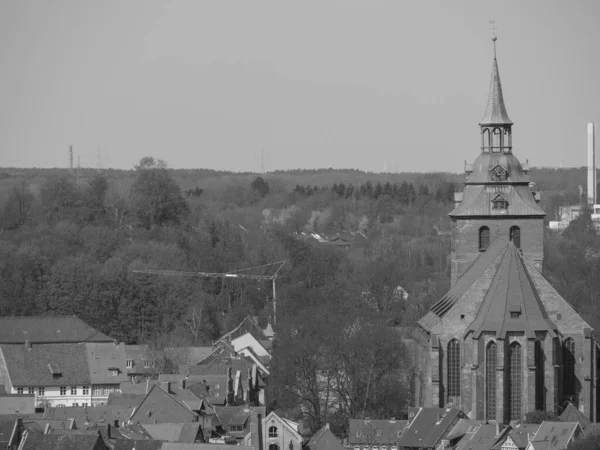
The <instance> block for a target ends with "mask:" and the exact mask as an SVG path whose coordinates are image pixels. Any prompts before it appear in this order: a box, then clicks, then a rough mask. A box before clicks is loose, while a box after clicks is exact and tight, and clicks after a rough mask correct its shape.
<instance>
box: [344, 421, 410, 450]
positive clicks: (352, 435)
mask: <svg viewBox="0 0 600 450" xmlns="http://www.w3.org/2000/svg"><path fill="white" fill-rule="evenodd" d="M407 425H408V421H407V420H395V419H389V420H369V419H367V420H365V419H350V421H349V426H348V443H349V444H351V445H354V444H356V445H361V444H367V445H396V443H397V442H398V440H399V439H400V436H401V435H402V433H403V432H404V429H405V428H406V426H407Z"/></svg>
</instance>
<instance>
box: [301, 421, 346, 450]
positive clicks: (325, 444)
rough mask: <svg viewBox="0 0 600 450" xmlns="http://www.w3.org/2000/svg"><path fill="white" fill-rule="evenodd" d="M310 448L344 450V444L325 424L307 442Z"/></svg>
mask: <svg viewBox="0 0 600 450" xmlns="http://www.w3.org/2000/svg"><path fill="white" fill-rule="evenodd" d="M306 447H307V448H308V450H344V446H343V445H342V443H341V441H340V440H339V439H338V437H337V436H336V435H335V434H333V433H332V431H331V430H330V429H329V424H325V426H323V427H322V428H321V429H320V430H319V431H317V432H316V433H315V435H314V436H313V437H312V438H310V440H309V441H308V444H306Z"/></svg>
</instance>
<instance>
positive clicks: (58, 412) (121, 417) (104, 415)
mask: <svg viewBox="0 0 600 450" xmlns="http://www.w3.org/2000/svg"><path fill="white" fill-rule="evenodd" d="M134 409H135V405H132V406H114V405H112V406H108V405H104V406H94V407H93V408H87V407H84V406H67V407H63V408H46V409H45V410H44V419H54V420H69V419H75V423H77V426H78V427H82V426H83V425H84V424H86V423H88V424H94V423H103V422H104V423H114V421H115V420H118V421H119V423H123V422H127V421H128V420H129V418H130V417H131V414H132V412H133V411H134Z"/></svg>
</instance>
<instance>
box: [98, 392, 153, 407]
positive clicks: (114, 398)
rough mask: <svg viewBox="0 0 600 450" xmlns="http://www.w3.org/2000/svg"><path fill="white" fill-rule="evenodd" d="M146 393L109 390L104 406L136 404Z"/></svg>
mask: <svg viewBox="0 0 600 450" xmlns="http://www.w3.org/2000/svg"><path fill="white" fill-rule="evenodd" d="M145 396H146V394H126V393H122V392H111V393H110V394H109V395H108V400H107V401H106V406H116V407H119V406H131V407H134V406H137V405H139V404H140V403H142V400H144V397H145Z"/></svg>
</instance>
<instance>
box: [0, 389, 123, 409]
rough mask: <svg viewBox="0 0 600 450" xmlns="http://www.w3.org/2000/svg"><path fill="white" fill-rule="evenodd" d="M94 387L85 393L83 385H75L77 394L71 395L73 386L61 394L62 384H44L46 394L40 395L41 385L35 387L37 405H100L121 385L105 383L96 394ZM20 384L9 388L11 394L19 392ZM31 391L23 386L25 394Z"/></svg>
mask: <svg viewBox="0 0 600 450" xmlns="http://www.w3.org/2000/svg"><path fill="white" fill-rule="evenodd" d="M94 387H100V386H92V387H89V386H88V394H86V395H84V394H83V386H75V388H76V390H77V391H76V392H77V393H76V395H71V386H66V393H65V395H61V393H60V386H44V395H40V391H39V386H35V387H34V395H35V406H36V407H43V406H45V405H48V406H51V407H56V406H100V405H104V404H105V403H106V402H107V401H108V396H109V394H110V393H111V392H117V391H119V385H118V384H115V385H103V386H101V389H102V391H101V392H98V390H97V391H96V392H98V393H96V394H94ZM18 388H19V386H16V387H12V386H11V388H10V390H7V392H8V393H10V394H18V393H19V391H18ZM28 393H29V386H24V387H23V394H28Z"/></svg>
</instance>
